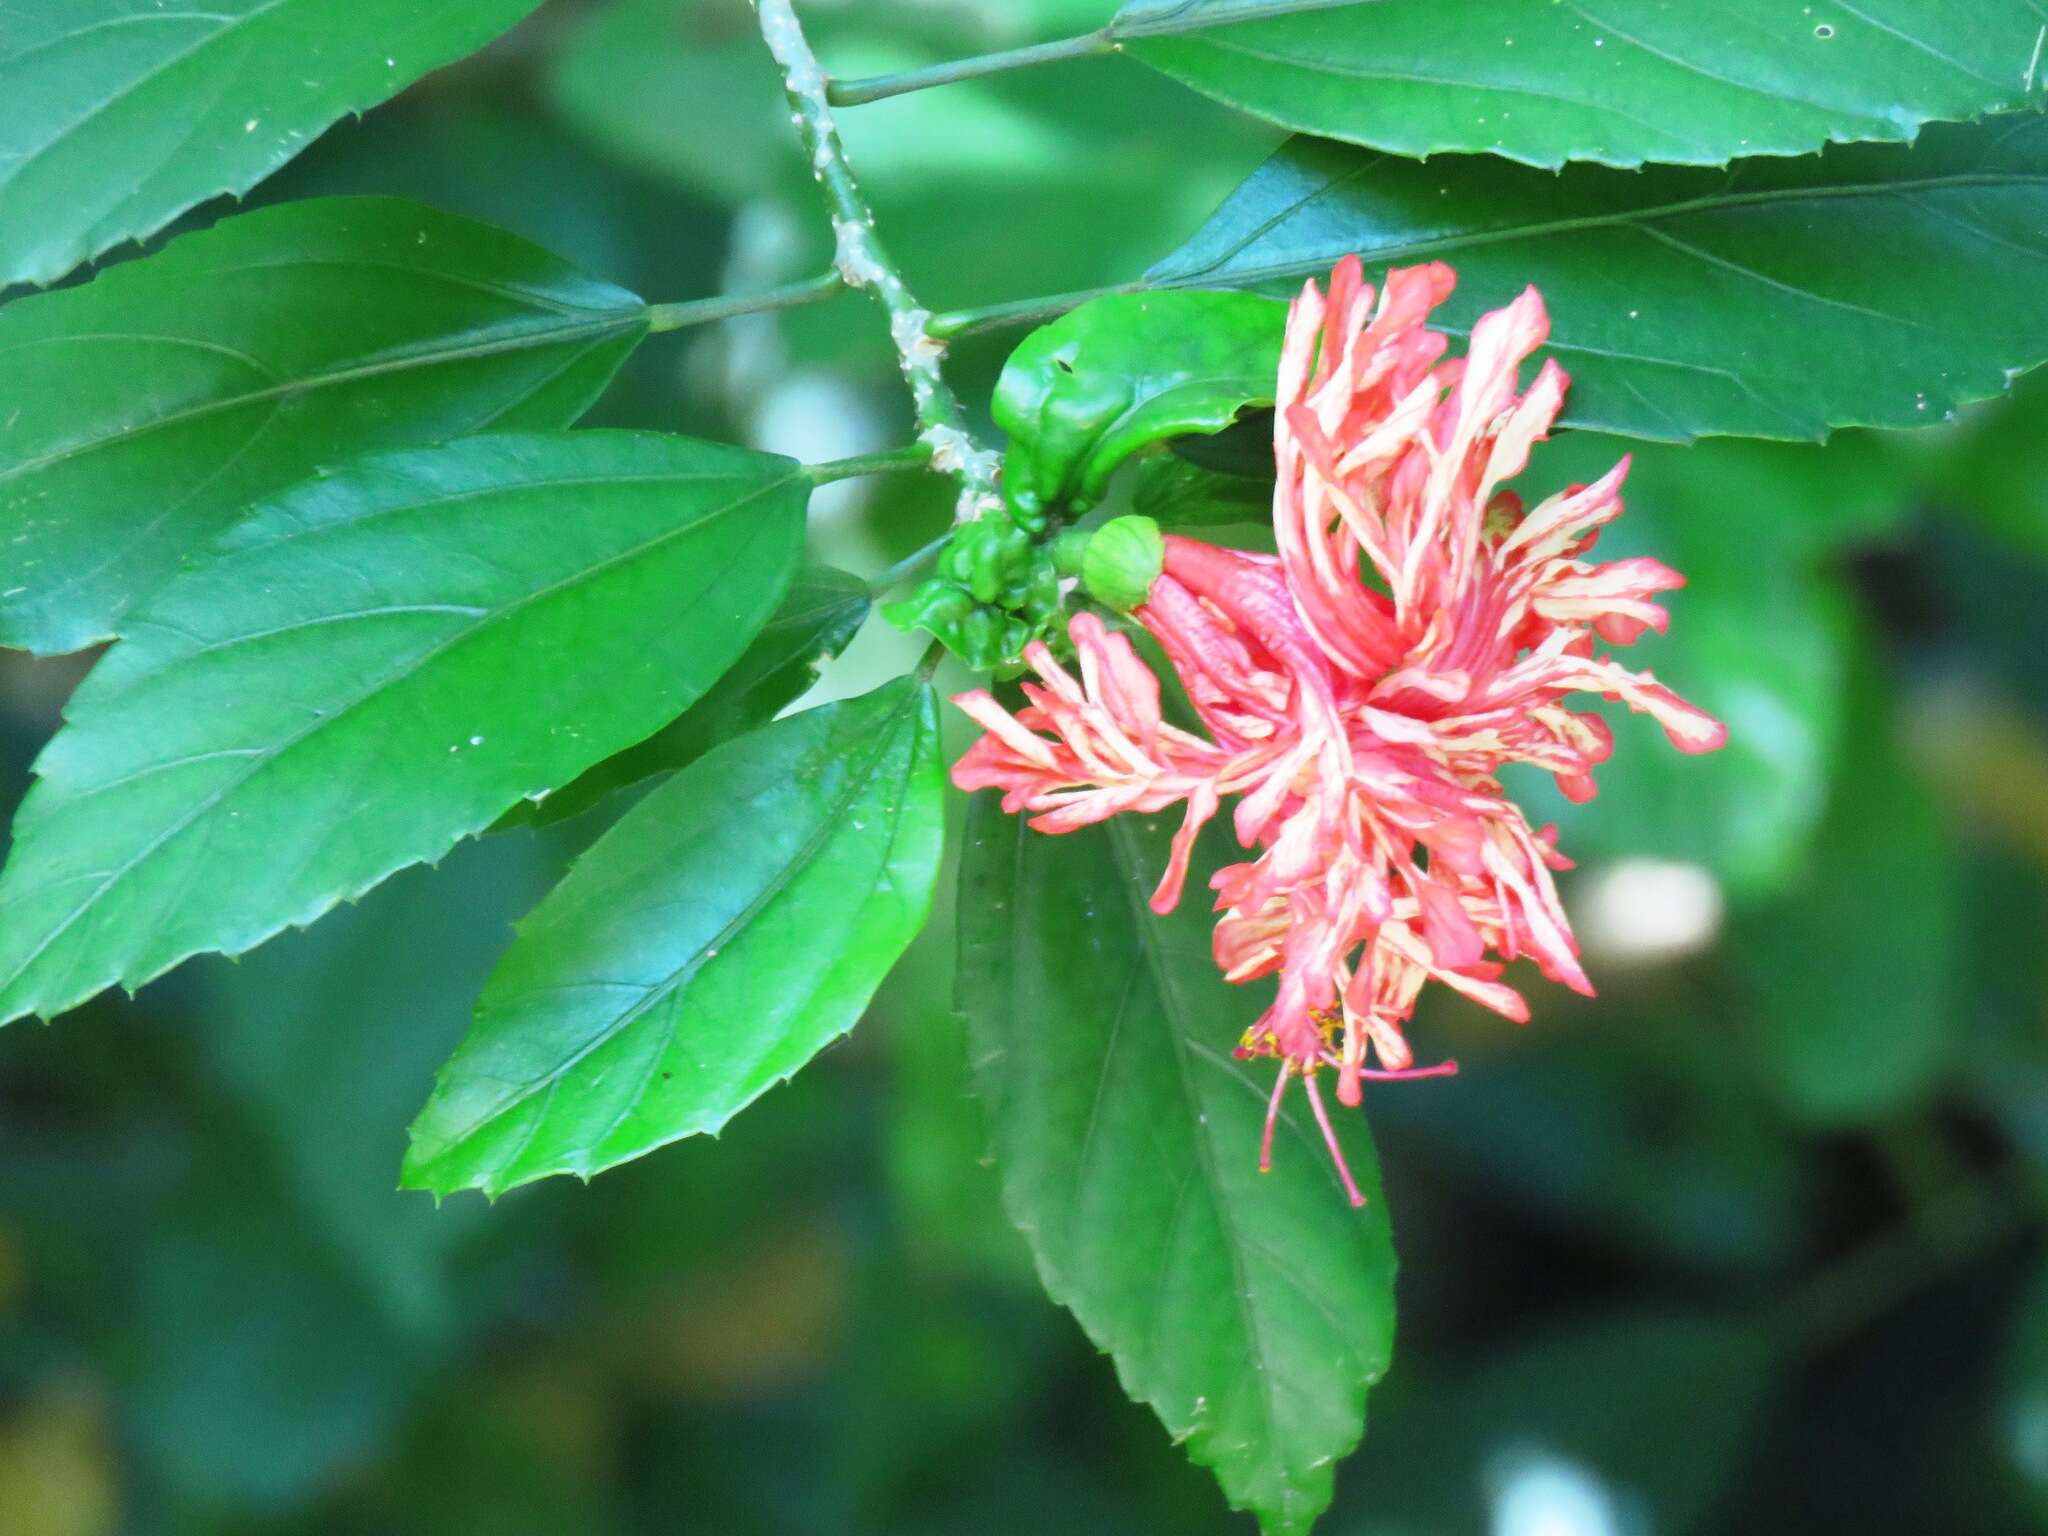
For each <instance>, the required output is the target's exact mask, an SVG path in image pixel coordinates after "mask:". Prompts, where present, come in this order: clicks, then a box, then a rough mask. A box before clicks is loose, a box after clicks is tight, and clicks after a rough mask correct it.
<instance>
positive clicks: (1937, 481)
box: [1925, 371, 2048, 560]
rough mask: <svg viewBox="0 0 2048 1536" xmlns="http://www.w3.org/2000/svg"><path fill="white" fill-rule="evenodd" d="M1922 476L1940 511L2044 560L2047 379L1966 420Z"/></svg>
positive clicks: (2047, 548)
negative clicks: (1962, 518)
mask: <svg viewBox="0 0 2048 1536" xmlns="http://www.w3.org/2000/svg"><path fill="white" fill-rule="evenodd" d="M1925 476H1926V480H1927V483H1928V488H1929V490H1930V491H1931V492H1932V493H1933V494H1934V495H1935V496H1936V497H1938V498H1939V499H1940V502H1941V505H1942V509H1943V510H1944V511H1954V512H1956V513H1959V514H1960V515H1962V516H1963V517H1966V518H1968V519H1969V520H1970V521H1971V522H1973V523H1975V524H1976V525H1977V526H1978V527H1980V528H1982V529H1983V530H1984V531H1985V532H1987V533H1989V534H1991V535H1992V536H1993V537H1995V538H1997V539H2000V540H2002V541H2003V542H2004V543H2006V544H2007V545H2008V546H2010V547H2011V548H2013V549H2017V550H2021V551H2024V552H2025V553H2026V554H2028V555H2030V556H2032V557H2033V558H2035V559H2037V560H2043V559H2048V371H2041V372H2036V373H2031V374H2029V375H2028V376H2027V377H2026V378H2024V379H2021V380H2019V381H2018V382H2017V383H2016V384H2015V385H2014V386H2013V391H2012V393H2011V394H2010V395H2009V396H2007V397H2006V398H2005V399H2003V400H2000V401H1997V402H1995V403H1993V404H1990V405H1987V406H1985V407H1984V408H1983V409H1981V410H1978V411H1973V412H1971V413H1969V415H1968V416H1966V417H1965V419H1964V420H1963V421H1962V422H1960V423H1959V424H1958V426H1957V431H1956V433H1955V436H1954V438H1953V439H1952V440H1951V441H1948V442H1944V443H1942V444H1940V446H1939V447H1938V448H1937V449H1936V450H1935V451H1934V452H1932V453H1930V454H1928V456H1927V462H1926V465H1925Z"/></svg>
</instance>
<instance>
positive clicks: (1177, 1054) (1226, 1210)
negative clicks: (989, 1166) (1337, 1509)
mask: <svg viewBox="0 0 2048 1536" xmlns="http://www.w3.org/2000/svg"><path fill="white" fill-rule="evenodd" d="M1108 827H1109V837H1110V844H1111V846H1112V848H1113V849H1114V851H1115V854H1116V862H1117V864H1118V865H1119V866H1120V868H1119V871H1118V873H1119V874H1120V875H1121V877H1122V878H1121V879H1119V880H1118V882H1117V884H1118V885H1119V886H1120V887H1121V888H1122V890H1123V894H1124V900H1125V903H1126V904H1127V906H1128V908H1129V910H1130V913H1131V923H1132V926H1133V927H1134V928H1135V929H1136V930H1137V932H1138V934H1139V935H1140V941H1139V946H1138V947H1139V948H1140V949H1141V950H1143V951H1144V955H1145V965H1146V968H1147V969H1148V970H1150V971H1151V972H1152V985H1153V987H1154V988H1155V989H1156V990H1157V991H1158V993H1159V1004H1160V1011H1161V1015H1162V1017H1163V1018H1164V1020H1165V1022H1166V1027H1167V1031H1168V1035H1169V1038H1170V1039H1171V1041H1172V1046H1173V1062H1174V1068H1175V1070H1176V1072H1177V1074H1178V1076H1179V1078H1180V1085H1181V1097H1182V1099H1183V1101H1184V1102H1185V1106H1186V1108H1187V1111H1188V1117H1189V1120H1190V1123H1191V1128H1192V1130H1193V1133H1194V1141H1195V1156H1196V1158H1197V1159H1198V1160H1199V1162H1200V1163H1201V1168H1202V1184H1203V1189H1204V1191H1205V1193H1206V1194H1207V1196H1208V1199H1209V1204H1210V1206H1211V1208H1212V1209H1213V1210H1214V1211H1215V1213H1216V1225H1217V1228H1218V1230H1219V1231H1221V1232H1222V1234H1223V1237H1224V1247H1225V1248H1226V1249H1227V1250H1228V1251H1229V1254H1230V1273H1231V1280H1232V1286H1231V1299H1232V1300H1233V1301H1234V1302H1235V1303H1236V1304H1237V1315H1238V1323H1239V1326H1241V1327H1242V1328H1243V1329H1244V1331H1245V1339H1246V1342H1247V1343H1248V1344H1249V1345H1250V1346H1251V1350H1252V1355H1253V1360H1254V1371H1253V1374H1254V1375H1255V1376H1256V1377H1257V1378H1258V1382H1259V1387H1260V1390H1259V1392H1258V1394H1257V1401H1258V1403H1259V1406H1260V1408H1261V1410H1262V1411H1263V1413H1264V1415H1265V1424H1266V1445H1265V1447H1264V1449H1263V1452H1262V1456H1261V1459H1262V1460H1266V1461H1268V1463H1269V1464H1271V1460H1272V1459H1273V1458H1274V1457H1275V1456H1276V1449H1275V1448H1276V1446H1277V1444H1278V1440H1279V1433H1280V1406H1279V1403H1278V1400H1277V1398H1276V1396H1275V1393H1276V1390H1277V1389H1276V1386H1275V1382H1276V1373H1275V1372H1274V1371H1272V1370H1270V1369H1268V1368H1267V1367H1268V1365H1269V1362H1270V1354H1271V1352H1270V1351H1269V1349H1268V1348H1267V1345H1266V1340H1265V1333H1264V1330H1263V1328H1262V1326H1261V1323H1260V1321H1259V1319H1258V1317H1257V1315H1256V1309H1255V1308H1253V1306H1252V1305H1251V1303H1250V1301H1249V1300H1248V1298H1247V1296H1246V1287H1245V1256H1244V1241H1243V1238H1242V1236H1241V1235H1240V1234H1239V1232H1238V1230H1237V1220H1236V1215H1235V1213H1234V1212H1233V1211H1232V1210H1231V1209H1230V1207H1229V1206H1228V1205H1227V1204H1226V1203H1225V1201H1224V1200H1223V1199H1222V1197H1221V1196H1220V1195H1219V1194H1218V1190H1219V1188H1220V1184H1219V1182H1218V1175H1217V1165H1216V1148H1215V1146H1214V1144H1213V1142H1212V1140H1211V1137H1212V1134H1213V1133H1212V1132H1211V1131H1210V1129H1209V1126H1208V1122H1207V1119H1206V1117H1205V1116H1204V1114H1203V1112H1202V1109H1201V1098H1200V1093H1199V1091H1198V1090H1197V1089H1196V1087H1195V1085H1194V1083H1193V1082H1192V1081H1191V1080H1190V1078H1189V1076H1188V1059H1187V1051H1186V1049H1185V1045H1184V1041H1185V1031H1183V1030H1182V1029H1181V1028H1179V1026H1178V1025H1177V1024H1176V1023H1175V1020H1174V1003H1173V998H1174V997H1175V995H1176V989H1175V987H1174V985H1173V981H1172V978H1171V977H1170V976H1169V975H1168V974H1167V971H1166V968H1165V966H1164V965H1163V964H1161V960H1160V955H1159V945H1158V943H1157V942H1156V935H1155V934H1154V933H1153V932H1152V929H1153V926H1154V923H1153V914H1152V910H1151V908H1150V907H1149V906H1147V905H1146V904H1145V903H1144V902H1143V900H1142V898H1141V897H1140V895H1139V892H1140V888H1141V887H1142V885H1143V884H1144V882H1143V880H1142V878H1141V875H1140V872H1139V870H1138V867H1137V859H1136V851H1135V850H1134V849H1133V848H1132V847H1131V844H1130V839H1131V832H1130V829H1129V828H1128V827H1126V826H1124V825H1122V824H1121V823H1120V822H1119V821H1117V820H1116V818H1114V817H1112V818H1111V819H1110V821H1109V823H1108ZM1018 835H1019V836H1020V837H1029V836H1033V835H1036V834H1033V833H1031V832H1028V831H1026V830H1024V829H1023V828H1022V827H1021V826H1020V827H1019V830H1018ZM1283 1465H1284V1463H1283ZM1281 1483H1282V1491H1281V1495H1280V1497H1281V1499H1282V1501H1283V1508H1286V1507H1287V1506H1291V1504H1292V1503H1293V1501H1294V1498H1295V1493H1294V1490H1293V1488H1292V1486H1291V1484H1290V1483H1289V1481H1288V1479H1287V1478H1286V1477H1285V1476H1284V1475H1283V1477H1282V1479H1281Z"/></svg>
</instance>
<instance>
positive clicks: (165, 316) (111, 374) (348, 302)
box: [0, 198, 647, 652]
mask: <svg viewBox="0 0 2048 1536" xmlns="http://www.w3.org/2000/svg"><path fill="white" fill-rule="evenodd" d="M646 330H647V313H646V307H645V306H644V305H643V304H642V303H641V302H640V300H638V299H637V298H635V297H634V296H633V295H632V294H630V293H627V292H625V291H624V290H623V289H619V288H614V287H612V286H610V285H609V284H606V283H598V282H592V281H591V280H590V279H588V278H585V277H583V276H581V275H580V274H578V273H577V272H576V271H574V270H573V269H572V268H570V267H569V266H567V265H566V264H564V263H563V262H562V261H561V260H559V259H558V258H556V257H554V256H551V255H549V254H548V253H547V252H546V251H543V250H541V249H540V248H538V247H537V246H533V245H529V244H528V243H527V242H526V241H524V240H521V239H519V238H518V237H516V236H514V235H509V234H506V233H505V232H504V231H502V230H497V229H492V228H490V227H489V226H487V225H483V224H475V223H471V222H470V221H469V220H467V219H459V218H456V217H454V216H452V215H450V214H445V213H437V212H435V211H434V210H433V209H431V208H423V207H420V206H418V205H417V204H413V203H405V202H399V201H396V200H392V199H388V198H335V199H324V200H320V201H314V202H302V203H290V204H286V205H285V206H283V207H279V208H270V209H265V210H263V211H262V212H259V213H251V214H245V215H243V216H242V217H240V218H235V219H228V220H226V221H224V222H222V223H221V224H219V225H217V226H216V227H215V228H213V229H211V230H208V231H206V232H205V233H203V234H196V235H187V236H185V237H184V238H183V239H180V240H176V241H174V242H172V244H171V245H170V246H169V247H168V248H167V249H166V250H165V251H164V252H163V253H162V254H161V255H157V256H152V257H150V258H148V259H147V260H144V261H137V262H132V263H129V264H127V265H124V266H121V267H118V268H116V269H114V270H113V271H111V272H107V273H105V274H104V275H102V276H100V277H99V278H97V279H95V280H94V281H92V282H90V283H87V284H85V285H84V286H82V287H77V288H69V289H65V290H63V291H61V292H57V293H51V294H45V295H41V296H38V297H33V298H28V299H23V300H20V301H19V302H17V303H14V304H10V305H8V306H7V307H6V308H5V309H0V359H4V362H0V367H4V368H5V369H6V372H7V377H8V384H9V400H10V404H9V407H8V411H7V414H6V416H5V417H4V418H0V643H4V644H7V645H13V646H20V647H22V648H24V649H28V650H34V651H42V652H50V651H68V650H76V649H78V648H79V647H80V646H84V645H89V644H92V643H93V642H95V641H99V640H104V639H107V638H109V637H110V636H111V635H112V634H113V633H114V630H115V626H116V625H117V624H118V622H119V620H120V617H121V615H122V614H123V613H124V612H125V611H126V610H127V609H128V608H129V607H130V606H131V605H132V604H133V603H135V602H137V601H139V600H140V599H142V598H143V597H146V596H147V595H148V594H149V593H150V592H151V591H153V590H154V589H155V588H157V587H158V586H160V585H161V584H162V583H163V582H164V581H166V580H168V579H169V578H170V577H171V576H172V575H173V574H174V573H175V572H176V571H177V570H178V568H179V566H180V564H181V562H183V561H185V560H186V559H188V558H189V557H190V556H192V555H194V554H196V553H198V552H199V551H200V550H201V549H203V548H205V546H206V544H207V542H208V540H210V539H211V538H212V537H213V535H214V534H215V533H217V532H218V531H219V530H220V529H221V528H223V527H225V526H226V525H227V524H228V523H229V522H230V521H232V520H233V519H234V518H236V517H237V516H239V515H240V514H241V513H242V511H243V510H244V509H245V508H246V507H247V506H248V504H249V503H250V502H252V501H254V500H257V499H259V498H261V497H264V496H268V495H270V494H272V493H274V492H276V491H280V490H282V489H284V487H286V486H288V485H291V484H293V483H294V482H296V481H299V480H302V479H304V478H305V477H306V476H308V475H310V474H311V473H313V472H314V470H315V469H317V468H319V467H321V466H323V465H330V464H334V463H338V462H339V461H341V460H342V459H344V458H348V457H350V456H352V455H354V454H357V453H361V452H366V451H369V450H372V449H378V448H396V447H406V446H412V445H416V444H425V443H432V442H438V441H441V440H443V439H446V438H450V437H457V436H461V435H462V434H464V433H469V432H476V431H481V430H484V429H486V428H499V429H505V430H509V429H512V428H525V427H558V426H567V425H568V424H569V423H570V422H572V421H574V420H575V419H576V418H577V417H578V416H580V415H581V414H582V413H583V410H584V408H585V407H587V406H588V405H589V404H590V402H591V401H592V400H594V399H595V398H596V397H597V395H598V393H599V391H600V390H602V389H603V388H604V386H605V384H606V382H607V381H608V380H609V379H610V378H611V376H612V374H613V373H614V372H615V371H616V370H617V368H618V366H619V364H620V363H621V362H622V361H624V359H625V357H626V354H627V353H629V352H631V351H632V350H633V347H634V345H635V344H636V343H637V342H638V341H639V339H640V338H641V337H642V336H643V335H645V334H646Z"/></svg>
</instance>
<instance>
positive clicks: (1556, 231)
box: [1148, 155, 2048, 288]
mask: <svg viewBox="0 0 2048 1536" xmlns="http://www.w3.org/2000/svg"><path fill="white" fill-rule="evenodd" d="M1393 158H1394V157H1392V156H1387V155H1374V156H1373V157H1372V158H1371V160H1370V161H1368V162H1367V163H1366V164H1364V165H1359V166H1353V167H1351V168H1349V169H1347V170H1346V171H1344V172H1343V173H1342V174H1341V175H1338V176H1333V177H1330V178H1328V179H1327V180H1325V181H1323V182H1322V183H1321V184H1320V185H1319V186H1317V187H1315V188H1313V189H1312V190H1310V191H1309V192H1307V193H1306V194H1305V195H1304V196H1302V197H1300V198H1297V199H1296V200H1295V201H1293V202H1292V203H1290V204H1288V205H1287V206H1286V207H1285V208H1282V209H1279V210H1277V211H1276V212H1274V213H1273V214H1271V215H1270V216H1269V217H1267V218H1266V219H1265V220H1263V221H1262V222H1261V223H1260V224H1259V225H1258V226H1257V227H1256V228H1254V229H1253V230H1251V231H1250V232H1248V233H1247V234H1245V235H1244V236H1243V237H1241V238H1240V239H1238V240H1236V241H1235V242H1234V243H1233V244H1232V246H1231V248H1230V250H1228V251H1226V252H1224V253H1223V254H1222V255H1220V256H1218V257H1216V258H1215V259H1214V260H1212V261H1210V262H1208V263H1207V264H1206V265H1204V266H1202V267H1200V268H1197V269H1191V270H1188V271H1184V272H1176V271H1172V270H1171V269H1169V270H1168V271H1167V273H1166V274H1165V275H1164V276H1162V277H1159V278H1157V279H1149V280H1148V281H1149V284H1150V286H1152V287H1155V288H1187V287H1195V286H1198V285H1199V284H1200V283H1201V282H1202V281H1203V280H1204V279H1205V278H1209V279H1213V278H1218V277H1221V278H1225V279H1227V280H1228V281H1229V283H1230V284H1231V286H1232V287H1242V286H1245V285H1248V284H1251V283H1256V282H1262V281H1265V280H1267V279H1269V278H1282V277H1295V276H1299V275H1300V274H1301V273H1303V272H1317V271H1320V270H1321V269H1322V268H1323V267H1324V266H1326V265H1327V264H1328V263H1327V258H1326V257H1303V258H1301V259H1299V260H1294V261H1287V262H1280V263H1275V264H1272V265H1269V266H1263V267H1231V266H1230V265H1229V262H1230V260H1231V257H1232V256H1233V255H1235V254H1236V253H1237V252H1240V251H1243V250H1244V249H1246V248H1247V247H1248V246H1250V245H1252V244H1253V243H1254V242H1256V241H1258V240H1260V239H1262V238H1264V237H1265V236H1266V235H1268V234H1270V233H1272V232H1273V231H1274V230H1275V229H1277V228H1279V227H1281V226H1282V225H1284V224H1285V223H1286V222H1287V221H1288V220H1289V219H1291V218H1293V217H1294V216H1295V215H1296V214H1298V213H1300V212H1301V211H1302V210H1303V209H1304V208H1307V207H1310V206H1311V205H1313V204H1314V203H1316V202H1318V201H1319V200H1321V199H1323V198H1325V197H1328V196H1329V195H1331V194H1332V193H1333V192H1336V191H1337V190H1338V189H1340V188H1342V187H1344V186H1347V185H1349V184H1350V183H1352V182H1356V181H1362V180H1364V179H1365V178H1366V177H1367V175H1368V173H1370V172H1371V171H1373V170H1375V169H1377V168H1378V167H1379V166H1381V165H1382V164H1385V163H1387V162H1388V161H1389V160H1391V159H1393ZM2026 186H2048V175H2033V174H2028V173H2024V172H2018V171H2012V172H1992V171H1967V172H1962V173H1959V174H1956V175H1952V176H1932V177H1923V178H1920V179H1917V180H1912V181H1870V182H1853V183H1842V184H1838V185H1831V186H1810V187H1765V188H1759V189H1757V190H1756V191H1753V192H1717V193H1713V194H1710V195H1708V196H1705V197H1696V198H1687V199H1683V200H1681V201H1678V202H1674V203H1667V204H1664V205H1662V206H1657V207H1649V208H1641V209H1632V210H1629V211H1627V212H1618V213H1599V214H1586V215H1583V216H1580V217H1576V218H1569V219H1554V220H1550V221H1548V222H1540V223H1526V224H1517V225H1513V226H1510V227H1506V228H1502V229H1495V230H1474V231H1469V232H1466V233H1463V234H1454V235H1445V236H1442V237H1440V238H1438V239H1433V240H1413V241H1407V242H1404V243H1397V244H1392V245H1379V246H1372V247H1370V248H1369V249H1364V250H1362V251H1361V254H1370V255H1371V256H1372V258H1373V259H1374V261H1376V262H1380V261H1401V260H1405V259H1407V258H1409V257H1411V256H1422V255H1428V254H1431V253H1433V252H1438V251H1457V250H1470V249H1474V248H1476V247H1480V246H1487V245H1499V244H1503V243H1507V242H1511V241H1517V240H1546V239H1549V238H1551V237H1552V236H1556V235H1572V234H1583V233H1587V232H1591V231H1597V230H1608V229H1620V228H1627V227H1630V226H1632V225H1637V224H1651V223H1657V222H1661V221H1663V220H1666V219H1674V218H1682V217H1684V216H1685V215H1687V214H1693V213H1718V212H1721V211H1723V210H1725V209H1731V208H1752V207H1760V206H1766V205H1769V204H1773V203H1800V202H1806V201H1823V202H1827V201H1835V200H1843V199H1852V198H1861V197H1892V196H1906V195H1910V194H1912V193H1916V192H1941V191H1949V190H1956V189H1967V188H1972V187H1988V188H2010V187H2026ZM1172 259H1173V258H1172V257H1168V258H1167V260H1168V261H1171V260H1172ZM1161 265H1162V266H1163V265H1164V263H1162V264H1161ZM1154 270H1155V271H1156V270H1158V269H1157V268H1155V269H1154Z"/></svg>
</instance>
